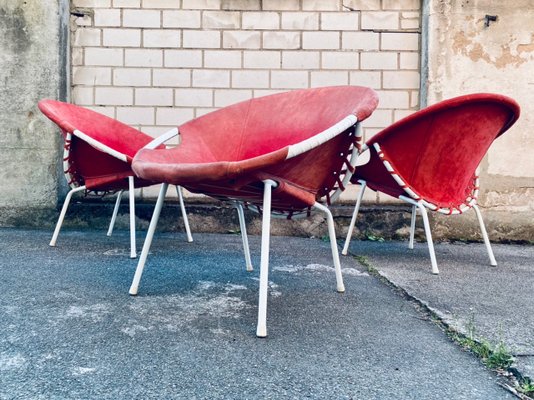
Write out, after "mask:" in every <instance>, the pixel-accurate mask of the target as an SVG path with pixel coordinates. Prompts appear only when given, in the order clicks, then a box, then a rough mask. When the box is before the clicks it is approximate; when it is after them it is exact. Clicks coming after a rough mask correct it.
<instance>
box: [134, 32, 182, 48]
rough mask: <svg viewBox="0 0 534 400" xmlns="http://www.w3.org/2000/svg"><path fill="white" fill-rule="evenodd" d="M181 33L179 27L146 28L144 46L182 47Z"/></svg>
mask: <svg viewBox="0 0 534 400" xmlns="http://www.w3.org/2000/svg"><path fill="white" fill-rule="evenodd" d="M181 34H182V33H181V31H179V30H177V29H145V30H144V31H143V47H157V48H165V47H180V42H181Z"/></svg>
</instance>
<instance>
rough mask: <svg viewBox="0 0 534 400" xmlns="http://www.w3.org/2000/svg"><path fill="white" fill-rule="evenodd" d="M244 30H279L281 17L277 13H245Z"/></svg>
mask: <svg viewBox="0 0 534 400" xmlns="http://www.w3.org/2000/svg"><path fill="white" fill-rule="evenodd" d="M242 18H243V23H242V24H243V29H279V28H280V17H279V15H278V13H275V12H266V11H261V12H244V13H243V16H242Z"/></svg>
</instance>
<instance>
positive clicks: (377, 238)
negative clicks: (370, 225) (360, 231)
mask: <svg viewBox="0 0 534 400" xmlns="http://www.w3.org/2000/svg"><path fill="white" fill-rule="evenodd" d="M365 237H366V238H367V240H370V241H371V242H381V243H382V242H384V241H385V240H384V238H383V237H381V236H377V235H373V234H371V233H368V234H366V235H365Z"/></svg>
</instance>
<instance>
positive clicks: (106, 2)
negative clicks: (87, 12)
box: [72, 0, 111, 7]
mask: <svg viewBox="0 0 534 400" xmlns="http://www.w3.org/2000/svg"><path fill="white" fill-rule="evenodd" d="M72 3H73V6H74V7H111V0H73V2H72Z"/></svg>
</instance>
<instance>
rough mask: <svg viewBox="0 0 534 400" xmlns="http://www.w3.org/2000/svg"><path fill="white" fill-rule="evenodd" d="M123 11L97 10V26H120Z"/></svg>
mask: <svg viewBox="0 0 534 400" xmlns="http://www.w3.org/2000/svg"><path fill="white" fill-rule="evenodd" d="M120 25H121V10H117V9H99V8H96V9H95V26H120Z"/></svg>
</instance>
